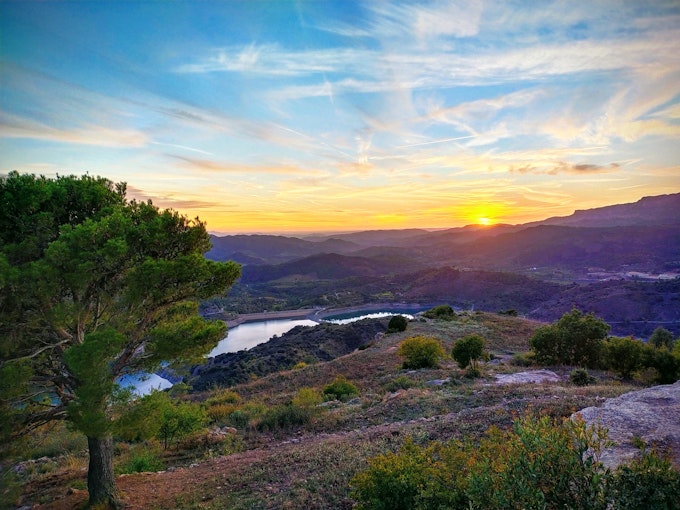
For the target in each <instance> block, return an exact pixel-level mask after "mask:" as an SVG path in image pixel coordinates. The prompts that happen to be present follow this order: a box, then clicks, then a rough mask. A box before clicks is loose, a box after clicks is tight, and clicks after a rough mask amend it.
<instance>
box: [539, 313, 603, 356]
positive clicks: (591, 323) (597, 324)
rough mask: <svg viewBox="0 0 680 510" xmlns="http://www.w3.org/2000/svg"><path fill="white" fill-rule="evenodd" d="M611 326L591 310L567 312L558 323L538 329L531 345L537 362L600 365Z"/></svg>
mask: <svg viewBox="0 0 680 510" xmlns="http://www.w3.org/2000/svg"><path fill="white" fill-rule="evenodd" d="M608 331H609V325H608V324H607V323H606V322H604V321H602V320H601V319H598V318H596V317H595V316H594V315H593V314H592V313H589V314H583V313H582V312H580V311H579V310H576V309H574V310H572V311H571V312H568V313H565V314H564V315H562V317H561V318H560V319H559V320H558V321H557V322H555V323H553V324H551V325H549V326H544V327H542V328H538V329H537V330H536V332H535V333H534V335H533V336H532V337H531V340H530V344H531V347H532V349H533V350H534V352H535V353H536V361H537V362H538V363H542V364H546V365H560V364H565V365H581V366H585V367H593V368H594V367H597V366H598V364H599V361H600V350H601V347H602V343H603V342H604V339H605V338H606V337H607V332H608Z"/></svg>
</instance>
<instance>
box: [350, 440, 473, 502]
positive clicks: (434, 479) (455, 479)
mask: <svg viewBox="0 0 680 510" xmlns="http://www.w3.org/2000/svg"><path fill="white" fill-rule="evenodd" d="M457 453H458V452H456V451H453V450H447V448H446V447H444V446H443V445H441V444H438V443H433V444H431V445H430V446H429V447H427V448H421V447H419V446H416V445H415V444H414V443H413V440H412V439H410V438H408V439H407V440H406V441H405V443H404V445H403V446H402V447H401V449H400V450H399V451H398V452H397V453H386V454H383V455H378V456H376V457H373V458H371V459H369V461H368V464H369V468H368V469H367V470H366V471H362V472H359V473H358V474H357V475H356V476H355V477H354V478H353V479H352V481H351V487H352V497H353V498H354V499H355V500H357V501H358V504H357V506H356V507H355V508H357V509H360V510H410V509H428V508H452V509H453V508H464V507H463V506H462V504H463V503H464V502H465V496H464V494H463V491H462V490H461V487H462V486H464V480H463V479H462V477H460V476H459V473H463V472H464V471H463V469H462V468H463V466H464V464H465V461H466V459H465V458H464V456H461V455H459V454H457ZM452 454H453V455H452ZM465 508H467V507H465Z"/></svg>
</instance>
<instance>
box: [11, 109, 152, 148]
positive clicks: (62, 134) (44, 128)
mask: <svg viewBox="0 0 680 510" xmlns="http://www.w3.org/2000/svg"><path fill="white" fill-rule="evenodd" d="M0 138H31V139H36V140H45V141H50V142H62V143H73V144H82V145H97V146H100V147H143V146H145V145H146V144H147V143H148V141H149V140H148V137H147V136H146V135H145V134H144V133H143V132H141V131H138V130H135V129H125V128H120V129H116V128H109V127H106V126H97V125H91V124H85V125H83V126H82V127H70V128H59V127H53V126H48V125H46V124H43V123H40V122H37V121H34V120H31V119H28V118H25V117H21V116H18V115H12V114H9V113H6V112H0Z"/></svg>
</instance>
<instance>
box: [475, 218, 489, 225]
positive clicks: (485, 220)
mask: <svg viewBox="0 0 680 510" xmlns="http://www.w3.org/2000/svg"><path fill="white" fill-rule="evenodd" d="M477 223H479V224H480V225H491V218H487V217H486V216H482V217H481V218H477Z"/></svg>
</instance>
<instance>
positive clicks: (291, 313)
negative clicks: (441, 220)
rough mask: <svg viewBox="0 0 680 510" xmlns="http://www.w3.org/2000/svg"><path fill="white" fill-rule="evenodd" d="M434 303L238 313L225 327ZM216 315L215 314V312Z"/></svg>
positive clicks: (412, 307)
mask: <svg viewBox="0 0 680 510" xmlns="http://www.w3.org/2000/svg"><path fill="white" fill-rule="evenodd" d="M433 306H436V305H430V304H427V303H426V304H423V303H365V304H363V305H355V306H345V307H341V308H299V309H297V310H280V311H275V312H258V313H244V314H240V315H239V316H238V317H236V318H235V319H231V320H226V321H225V322H226V323H227V327H229V328H234V327H236V326H239V325H240V324H245V323H247V322H257V321H267V320H282V319H309V320H312V321H315V322H320V321H322V320H323V319H325V318H327V317H331V316H334V315H343V314H348V313H358V312H374V311H380V310H384V309H390V310H400V309H404V310H409V311H412V310H413V309H414V308H422V309H423V310H426V309H428V308H432V307H433ZM216 315H217V314H216Z"/></svg>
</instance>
